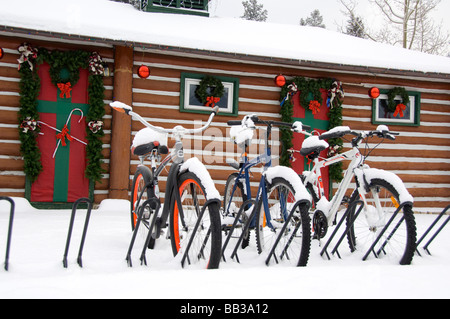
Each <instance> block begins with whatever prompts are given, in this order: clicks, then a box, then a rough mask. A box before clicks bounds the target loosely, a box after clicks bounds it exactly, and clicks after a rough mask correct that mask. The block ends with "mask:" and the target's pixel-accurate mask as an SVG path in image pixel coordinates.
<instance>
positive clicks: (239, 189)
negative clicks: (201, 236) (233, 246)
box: [222, 173, 252, 248]
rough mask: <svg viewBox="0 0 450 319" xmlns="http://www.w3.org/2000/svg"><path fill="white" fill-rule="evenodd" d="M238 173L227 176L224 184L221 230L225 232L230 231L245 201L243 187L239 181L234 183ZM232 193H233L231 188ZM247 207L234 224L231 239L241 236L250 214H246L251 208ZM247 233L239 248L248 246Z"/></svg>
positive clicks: (245, 196)
mask: <svg viewBox="0 0 450 319" xmlns="http://www.w3.org/2000/svg"><path fill="white" fill-rule="evenodd" d="M238 175H239V174H238V173H233V174H231V175H230V176H228V179H227V182H226V184H225V194H224V197H223V211H224V222H225V224H224V225H222V228H223V229H224V230H225V231H226V232H227V231H229V230H230V228H231V225H233V222H234V218H235V217H237V216H236V215H237V214H238V212H239V210H240V208H241V207H242V204H243V203H244V202H245V201H246V200H247V195H246V194H245V191H244V189H245V188H244V185H243V184H242V182H241V181H240V180H238V181H236V178H237V177H238ZM234 187H235V189H234V192H233V188H234ZM248 206H249V207H248V208H246V209H245V210H244V212H243V213H242V214H241V216H240V218H239V221H238V223H237V224H236V227H235V229H234V230H233V234H232V237H233V238H239V237H240V236H241V235H242V229H243V227H244V225H245V223H246V222H247V220H248V215H247V213H248V214H250V213H251V211H250V212H247V210H248V209H250V208H251V207H252V205H248ZM249 241H250V239H249V232H248V231H247V234H245V236H244V238H243V240H242V244H241V247H242V248H245V247H247V246H248V245H249Z"/></svg>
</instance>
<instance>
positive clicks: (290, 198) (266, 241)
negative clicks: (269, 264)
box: [255, 177, 311, 266]
mask: <svg viewBox="0 0 450 319" xmlns="http://www.w3.org/2000/svg"><path fill="white" fill-rule="evenodd" d="M272 195H273V196H272ZM267 197H268V201H269V205H271V204H273V205H271V206H270V208H269V211H270V215H271V221H270V222H271V223H272V224H276V225H277V226H274V227H273V228H270V227H268V225H269V224H268V223H267V221H266V220H265V215H266V214H265V210H264V209H263V206H264V205H263V201H262V199H260V200H259V202H258V208H257V211H256V228H255V230H256V246H257V251H258V253H260V254H261V253H263V252H269V251H270V250H271V249H272V247H273V244H274V242H275V239H276V237H277V236H278V230H279V229H281V227H280V226H281V225H282V224H284V222H285V221H286V217H287V215H289V213H290V211H291V210H290V207H293V206H294V205H295V203H296V201H295V192H294V188H293V187H292V185H291V184H290V183H289V182H288V181H287V180H286V179H284V178H283V177H276V178H273V180H272V184H268V185H267ZM308 210H309V204H307V203H301V204H300V205H298V206H297V209H296V213H295V214H294V217H293V219H292V220H291V221H290V224H289V226H288V227H286V230H285V232H284V234H283V235H282V237H281V240H280V242H279V244H278V245H277V247H276V250H275V256H276V258H278V261H280V262H281V261H286V262H287V263H289V264H292V265H295V266H306V265H307V263H308V259H309V254H310V249H311V222H310V217H309V213H308ZM284 257H286V258H284Z"/></svg>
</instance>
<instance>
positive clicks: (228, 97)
mask: <svg viewBox="0 0 450 319" xmlns="http://www.w3.org/2000/svg"><path fill="white" fill-rule="evenodd" d="M203 77H204V76H203V75H201V74H191V73H182V74H181V94H180V111H181V112H195V113H210V112H211V107H209V106H205V105H204V104H203V103H202V102H201V101H200V100H199V99H198V98H197V96H196V95H195V90H196V89H197V88H198V86H199V85H200V81H201V80H202V78H203ZM215 77H216V78H218V79H219V80H220V81H222V84H223V86H224V89H225V90H224V91H225V93H224V94H223V96H222V97H221V98H220V101H219V102H218V103H217V105H218V106H219V113H220V114H221V115H230V116H237V115H238V99H239V79H238V78H230V77H223V76H215Z"/></svg>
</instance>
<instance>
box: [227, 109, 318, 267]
mask: <svg viewBox="0 0 450 319" xmlns="http://www.w3.org/2000/svg"><path fill="white" fill-rule="evenodd" d="M227 123H228V125H231V126H232V128H231V131H230V135H231V137H232V139H233V140H234V142H235V143H236V144H237V145H238V146H239V147H240V148H242V150H243V153H242V155H241V158H240V163H238V162H237V161H230V160H228V162H229V164H230V165H231V166H232V167H233V168H235V169H236V170H238V171H237V172H235V173H232V174H231V175H230V176H229V177H228V179H227V182H226V184H225V194H224V206H223V216H224V218H223V221H222V227H223V230H224V231H225V232H226V234H227V238H226V241H225V243H224V246H223V247H222V254H223V258H224V259H225V255H224V254H225V250H226V248H227V245H228V243H229V242H230V240H231V238H232V237H233V236H234V237H235V238H238V239H237V242H236V243H235V248H234V250H233V253H232V255H231V257H232V258H234V257H237V259H238V261H239V258H238V256H237V249H238V248H239V246H241V247H243V248H245V247H246V246H248V244H249V240H250V231H251V230H254V231H255V237H256V248H257V251H258V253H259V254H261V253H263V252H264V253H266V254H267V258H266V261H265V262H266V264H267V265H268V264H269V262H270V260H271V258H272V257H273V258H274V260H275V261H276V262H277V263H280V262H283V263H287V264H293V265H295V266H306V264H307V262H308V258H309V251H310V245H311V224H310V219H309V215H308V210H309V207H310V204H311V197H310V195H309V194H308V192H307V190H306V189H305V187H304V186H303V184H302V181H301V179H300V178H299V176H298V175H297V174H296V173H295V172H294V171H293V170H292V169H291V168H288V167H283V166H274V167H272V166H271V165H272V160H271V147H270V144H269V138H270V135H271V130H272V127H274V126H277V127H286V128H288V129H292V130H294V131H298V130H302V125H301V123H300V122H296V123H295V124H292V123H284V122H277V121H265V120H261V119H259V118H258V117H257V116H256V115H252V116H245V117H244V119H243V120H242V121H228V122H227ZM255 124H261V125H264V126H266V127H267V131H266V134H265V150H264V153H263V154H260V155H259V156H257V157H256V158H254V159H251V160H250V159H249V157H248V154H247V150H248V147H249V145H250V142H251V140H252V136H253V130H255V128H256V125H255ZM258 164H264V166H263V173H262V176H261V179H260V181H259V188H258V191H257V194H256V196H255V197H253V196H252V190H251V187H250V169H251V168H252V167H254V166H255V165H258Z"/></svg>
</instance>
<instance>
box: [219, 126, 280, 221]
mask: <svg viewBox="0 0 450 319" xmlns="http://www.w3.org/2000/svg"><path fill="white" fill-rule="evenodd" d="M270 133H271V126H268V127H267V132H266V137H265V148H264V154H261V155H258V156H257V157H256V158H254V159H252V160H250V161H249V159H248V154H247V152H246V151H244V152H243V154H242V156H241V159H242V160H243V165H242V167H241V168H240V170H239V172H238V176H237V177H236V179H235V182H234V184H233V189H232V191H231V195H230V198H233V196H234V192H235V190H236V187H237V181H238V180H240V179H244V180H245V189H246V195H247V201H248V200H252V191H251V188H250V169H251V168H252V167H253V166H255V165H258V164H261V163H264V167H263V171H266V170H267V169H268V168H269V167H270V166H272V158H271V148H270V146H269V136H270ZM255 199H256V203H255V208H256V207H257V203H258V202H259V201H260V200H261V199H262V201H263V205H264V211H265V214H266V220H267V223H268V225H269V227H271V228H272V227H273V226H272V224H271V223H270V220H271V219H270V213H269V202H268V199H267V192H266V180H265V177H264V174H263V175H262V176H261V179H260V181H259V187H258V191H257V194H256V197H255ZM230 205H231V201H229V203H228V207H226V209H225V214H226V212H228V210H229V208H230ZM254 222H255V221H251V226H253V224H254Z"/></svg>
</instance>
